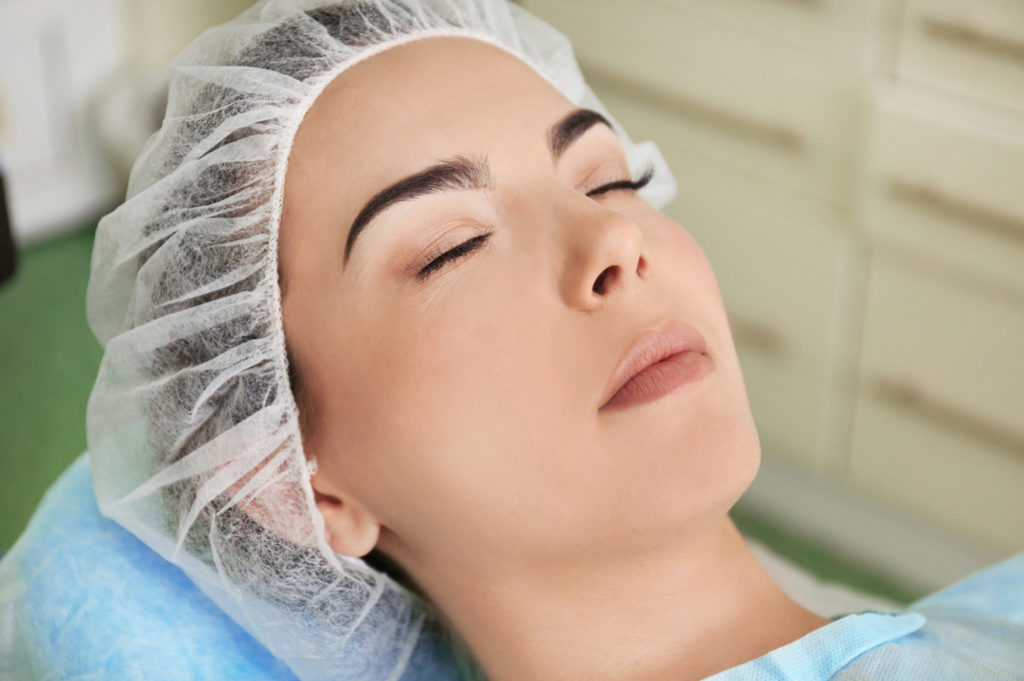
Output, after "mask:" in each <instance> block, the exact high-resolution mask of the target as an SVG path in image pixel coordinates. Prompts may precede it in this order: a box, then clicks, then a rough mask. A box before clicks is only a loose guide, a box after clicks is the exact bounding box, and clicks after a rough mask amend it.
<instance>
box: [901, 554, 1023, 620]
mask: <svg viewBox="0 0 1024 681" xmlns="http://www.w3.org/2000/svg"><path fill="white" fill-rule="evenodd" d="M907 609H908V610H915V611H918V612H922V613H925V614H928V613H932V614H933V615H943V616H945V615H952V614H955V613H975V614H978V615H985V616H988V617H990V618H997V619H1002V620H1007V621H1009V622H1016V623H1018V624H1024V551H1022V552H1021V553H1018V554H1016V555H1014V556H1011V557H1009V558H1007V559H1005V560H1003V561H1000V562H998V563H995V564H994V565H990V566H988V567H986V568H984V569H982V570H979V571H977V572H975V573H973V574H971V575H968V576H967V577H965V578H963V579H961V580H960V581H958V582H955V583H954V584H952V585H950V586H948V587H946V588H944V589H940V590H939V591H936V592H934V593H932V594H929V595H928V596H925V597H924V598H921V599H920V600H917V601H915V602H913V603H911V604H910V605H909V606H908V607H907Z"/></svg>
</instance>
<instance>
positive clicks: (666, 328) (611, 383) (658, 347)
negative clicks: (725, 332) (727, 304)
mask: <svg viewBox="0 0 1024 681" xmlns="http://www.w3.org/2000/svg"><path fill="white" fill-rule="evenodd" d="M706 351H707V346H706V344H705V342H704V337H703V336H701V335H700V333H698V332H697V330H696V329H694V328H693V327H692V326H690V325H689V324H684V323H683V322H681V321H679V320H677V319H670V320H669V321H667V322H665V323H663V324H660V325H659V326H657V327H655V328H653V329H650V330H649V331H645V332H644V333H641V334H640V335H639V336H637V337H636V338H635V339H634V340H633V342H632V343H630V345H629V347H628V348H626V351H625V352H624V353H623V355H622V357H621V359H619V362H618V364H616V365H615V370H614V371H613V372H612V375H611V378H609V380H608V384H607V385H606V386H605V390H604V393H603V397H602V400H601V407H604V406H605V405H606V404H608V401H609V400H611V399H612V397H614V396H615V393H617V392H618V391H619V389H620V388H621V387H622V386H624V385H625V384H626V383H628V382H629V380H630V379H631V378H633V377H634V376H636V375H637V374H638V373H640V372H641V371H643V370H644V369H646V368H647V367H649V366H651V365H652V364H656V363H657V362H660V361H661V360H663V359H666V358H668V357H671V356H672V355H677V354H679V353H681V352H700V353H705V352H706Z"/></svg>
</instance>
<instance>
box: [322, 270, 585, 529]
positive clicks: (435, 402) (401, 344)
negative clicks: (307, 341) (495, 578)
mask: <svg viewBox="0 0 1024 681" xmlns="http://www.w3.org/2000/svg"><path fill="white" fill-rule="evenodd" d="M453 274H458V275H462V274H468V268H467V271H466V272H458V273H453ZM468 279H469V277H462V276H452V277H449V279H448V280H446V281H445V282H444V285H448V282H449V281H450V282H451V288H449V289H448V290H446V291H445V292H444V294H443V296H441V297H438V298H436V299H435V300H434V301H433V302H429V303H424V302H423V301H418V302H416V303H415V304H388V303H381V302H380V301H378V303H377V304H376V305H367V306H366V309H364V310H361V311H356V310H353V311H351V312H350V313H347V314H352V315H364V316H362V317H352V318H360V319H362V320H366V319H367V317H366V316H365V315H368V314H373V319H374V320H377V321H376V322H374V323H372V324H371V323H367V324H366V325H365V326H364V328H363V329H362V331H361V333H360V334H359V336H358V338H353V339H352V340H353V343H352V346H353V347H354V348H355V349H354V351H353V352H352V354H351V355H350V356H348V357H346V358H344V360H343V361H342V362H341V364H343V365H344V366H340V365H339V366H338V367H336V368H335V369H334V370H333V371H332V375H333V378H332V381H333V382H334V384H335V386H337V388H336V389H335V390H334V391H333V392H334V395H333V396H332V397H329V401H330V404H331V406H330V408H329V409H330V411H331V412H332V413H331V414H330V415H329V420H330V421H331V422H333V424H334V427H333V428H331V435H330V436H329V438H330V439H331V440H333V441H335V442H338V443H345V444H344V445H339V446H338V447H337V449H339V450H350V448H351V450H352V456H351V461H349V462H348V463H347V464H345V466H344V468H345V469H347V471H346V473H345V474H347V475H350V476H351V480H352V483H353V485H355V486H357V487H358V493H360V494H361V495H363V496H364V497H365V502H366V503H367V504H368V505H370V506H371V507H373V508H374V509H375V510H376V511H377V512H378V514H380V516H381V517H382V518H385V519H386V522H385V524H389V526H391V527H392V529H394V530H395V531H396V532H398V533H399V534H403V533H402V532H401V530H403V529H404V530H405V532H404V537H405V538H406V540H408V541H414V540H415V537H417V536H428V535H429V536H433V537H434V538H435V539H436V538H437V535H438V534H439V533H438V532H437V529H436V528H437V527H445V526H453V525H457V526H458V527H459V532H458V533H455V532H450V533H446V534H448V535H451V537H458V536H461V537H466V538H468V537H476V538H477V541H479V537H480V536H483V535H486V534H494V532H495V527H498V526H501V527H504V528H505V530H503V531H505V532H508V531H514V529H515V528H523V527H530V526H532V525H533V523H526V522H524V521H523V518H522V517H521V516H522V513H523V512H524V511H523V509H525V508H528V507H531V506H532V507H538V506H539V505H541V503H542V499H543V498H544V497H548V498H550V497H551V496H552V494H551V490H552V489H554V488H555V487H556V486H557V485H558V484H559V483H562V486H563V487H564V481H565V480H567V479H568V478H569V477H570V475H571V471H572V469H573V468H576V469H577V472H578V466H576V465H574V464H573V463H572V462H570V461H569V460H568V458H567V457H566V456H565V452H564V450H563V451H562V455H561V457H559V456H556V453H557V452H556V450H557V449H560V448H562V447H564V445H565V443H566V441H567V439H568V437H569V435H570V431H571V430H573V428H572V427H571V426H572V421H571V418H569V417H567V412H568V411H569V408H568V405H570V404H571V400H570V396H569V395H568V393H567V390H568V388H566V387H565V386H564V385H563V384H562V383H560V382H559V381H557V380H556V377H555V376H554V375H553V373H552V372H553V371H554V367H553V366H552V365H553V364H554V363H555V362H556V361H557V359H558V355H557V354H556V353H555V352H554V348H553V347H551V341H550V340H549V336H550V335H551V334H547V332H546V331H545V332H544V333H538V330H541V329H555V328H556V327H555V326H554V324H553V323H551V322H550V321H547V322H546V321H545V320H544V318H543V314H544V310H545V305H544V304H543V303H542V302H541V301H539V300H538V299H537V298H536V297H535V296H536V294H535V293H534V292H532V291H529V290H526V289H524V285H523V282H522V278H521V277H516V278H515V283H514V284H511V283H503V282H504V280H503V279H502V278H501V277H495V276H493V273H492V276H491V279H490V281H489V282H488V283H486V284H481V285H480V286H473V285H467V280H468ZM492 282H496V283H492ZM505 285H508V286H513V288H514V290H515V291H516V295H515V296H514V297H513V298H512V299H510V300H506V301H500V302H497V303H496V302H495V300H496V299H497V298H500V297H501V291H503V290H505V289H504V286H505ZM547 307H551V304H550V302H549V304H548V306H547ZM563 345H564V343H563ZM353 367H355V369H354V370H353ZM342 386H343V387H342ZM556 445H557V446H556ZM577 463H578V462H577ZM439 499H443V500H444V503H438V500H439ZM544 503H545V504H546V503H548V502H544ZM431 528H433V529H431ZM448 538H449V537H446V539H448ZM467 541H468V539H467Z"/></svg>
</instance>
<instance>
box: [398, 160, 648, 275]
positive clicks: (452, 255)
mask: <svg viewBox="0 0 1024 681" xmlns="http://www.w3.org/2000/svg"><path fill="white" fill-rule="evenodd" d="M652 177H654V167H653V166H647V168H646V169H645V170H644V171H643V172H642V173H641V174H640V177H638V178H637V179H635V180H633V179H626V180H616V181H615V182H609V183H608V184H604V185H601V186H600V187H597V188H596V189H592V190H590V191H589V192H587V196H597V195H599V194H605V193H607V192H610V191H615V190H618V189H628V190H629V191H638V190H640V189H643V188H644V187H646V186H647V184H648V183H649V182H650V181H651V178H652ZM491 234H493V231H492V232H487V233H486V234H481V235H479V236H475V237H473V238H472V239H469V240H468V241H464V242H463V243H461V244H459V245H458V246H456V247H455V248H452V249H450V250H448V251H445V252H443V253H440V254H438V255H437V256H434V257H432V259H431V260H430V262H429V263H428V264H427V265H426V267H424V268H423V269H421V270H420V271H419V272H418V273H417V275H416V276H417V278H418V279H419V280H420V281H424V280H426V279H427V278H429V277H430V275H431V274H433V273H434V272H435V271H437V270H439V269H441V268H442V267H444V266H445V265H447V264H448V263H450V262H452V261H455V260H458V259H459V258H461V257H462V256H464V255H467V254H469V253H471V252H473V251H474V250H476V249H477V247H479V246H481V245H482V244H483V243H484V242H485V241H487V239H488V238H490V236H491Z"/></svg>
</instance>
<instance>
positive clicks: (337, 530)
mask: <svg viewBox="0 0 1024 681" xmlns="http://www.w3.org/2000/svg"><path fill="white" fill-rule="evenodd" d="M318 477H320V476H319V475H317V476H313V477H312V478H310V484H311V485H312V486H313V497H314V499H315V501H316V507H317V509H319V511H320V515H322V516H323V519H324V530H325V532H326V539H327V543H328V544H329V545H330V547H331V548H332V549H333V550H334V551H336V552H337V553H340V554H342V555H345V556H351V557H352V558H362V557H363V556H365V555H366V554H368V553H369V552H370V551H372V550H373V547H375V546H376V545H377V540H378V539H379V538H380V523H379V522H377V519H376V518H375V517H374V516H373V514H372V513H370V511H369V510H367V509H366V508H364V507H363V506H362V505H360V504H359V503H358V502H356V501H355V500H351V499H345V498H342V497H339V496H335V495H333V494H327V493H324V492H321V491H320V489H321V487H320V485H318V484H317V480H316V478H318Z"/></svg>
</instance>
